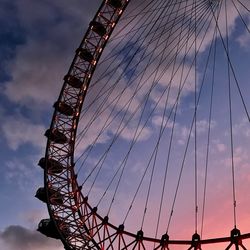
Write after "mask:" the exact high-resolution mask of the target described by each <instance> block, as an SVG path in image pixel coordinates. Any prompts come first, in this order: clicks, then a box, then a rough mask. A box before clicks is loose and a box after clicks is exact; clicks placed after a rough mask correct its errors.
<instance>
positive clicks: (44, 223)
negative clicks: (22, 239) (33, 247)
mask: <svg viewBox="0 0 250 250" xmlns="http://www.w3.org/2000/svg"><path fill="white" fill-rule="evenodd" d="M37 231H38V232H40V233H42V234H44V235H46V236H47V237H50V238H54V239H60V234H59V232H58V231H57V228H56V226H55V224H54V222H53V221H52V220H50V219H43V220H41V221H40V222H39V224H38V229H37Z"/></svg>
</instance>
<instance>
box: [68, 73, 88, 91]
mask: <svg viewBox="0 0 250 250" xmlns="http://www.w3.org/2000/svg"><path fill="white" fill-rule="evenodd" d="M64 81H66V82H67V83H68V84H69V85H70V86H71V87H73V88H76V89H80V88H81V87H82V85H83V82H82V81H81V80H80V79H78V78H77V77H75V76H71V75H66V76H65V77H64Z"/></svg>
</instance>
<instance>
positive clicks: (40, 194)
mask: <svg viewBox="0 0 250 250" xmlns="http://www.w3.org/2000/svg"><path fill="white" fill-rule="evenodd" d="M48 196H49V197H48V199H49V202H50V203H51V204H53V205H62V204H63V195H62V194H61V193H60V191H59V190H57V189H55V188H53V187H51V188H48ZM35 197H36V198H37V199H39V200H40V201H43V202H45V203H47V195H46V190H45V188H44V187H40V188H38V190H37V191H36V195H35Z"/></svg>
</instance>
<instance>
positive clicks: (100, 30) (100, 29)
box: [90, 21, 107, 36]
mask: <svg viewBox="0 0 250 250" xmlns="http://www.w3.org/2000/svg"><path fill="white" fill-rule="evenodd" d="M90 26H92V30H93V31H94V32H95V33H96V34H98V35H99V36H104V35H105V34H106V33H107V31H106V28H105V27H104V25H103V24H101V23H99V22H96V21H92V22H90Z"/></svg>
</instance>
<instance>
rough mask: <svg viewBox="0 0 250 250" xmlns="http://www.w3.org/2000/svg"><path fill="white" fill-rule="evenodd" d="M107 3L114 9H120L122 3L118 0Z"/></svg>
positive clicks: (110, 0)
mask: <svg viewBox="0 0 250 250" xmlns="http://www.w3.org/2000/svg"><path fill="white" fill-rule="evenodd" d="M107 3H108V4H109V5H111V6H112V7H114V8H115V9H119V8H121V7H122V2H121V1H120V0H109V1H108V2H107Z"/></svg>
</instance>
